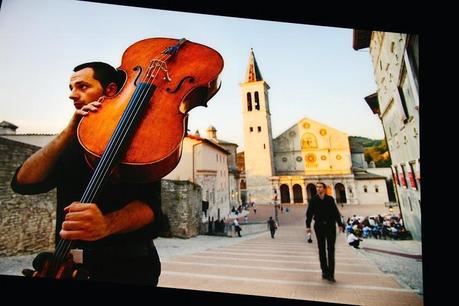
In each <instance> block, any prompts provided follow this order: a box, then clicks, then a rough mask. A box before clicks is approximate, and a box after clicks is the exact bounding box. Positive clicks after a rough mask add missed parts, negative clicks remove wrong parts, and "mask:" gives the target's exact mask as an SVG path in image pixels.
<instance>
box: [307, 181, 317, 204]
mask: <svg viewBox="0 0 459 306" xmlns="http://www.w3.org/2000/svg"><path fill="white" fill-rule="evenodd" d="M306 192H307V193H308V202H309V201H310V200H311V198H312V197H313V196H315V195H316V194H317V189H316V185H314V184H312V183H310V184H308V186H306Z"/></svg>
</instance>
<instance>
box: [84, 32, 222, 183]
mask: <svg viewBox="0 0 459 306" xmlns="http://www.w3.org/2000/svg"><path fill="white" fill-rule="evenodd" d="M177 42H178V40H177V39H170V38H150V39H145V40H141V41H139V42H136V43H135V44H133V45H131V46H130V47H129V48H128V49H127V50H126V51H125V52H124V54H123V57H122V63H121V66H120V67H119V68H118V70H121V71H123V72H124V73H125V75H126V80H125V82H124V84H123V86H122V88H121V89H120V91H119V92H118V94H117V95H116V96H114V97H111V98H105V99H104V101H103V103H102V107H101V108H100V109H99V110H98V111H97V112H95V113H90V114H89V115H88V116H86V117H83V119H82V120H81V121H80V124H79V126H78V132H77V136H78V140H79V142H80V143H81V145H82V146H83V148H84V149H85V152H86V160H87V162H88V164H89V165H90V166H91V167H92V168H95V166H96V164H97V163H98V161H99V159H100V157H101V156H102V154H103V152H104V151H105V148H106V147H107V145H108V142H109V140H110V137H111V136H112V134H113V133H114V132H115V129H116V127H117V124H118V122H119V121H120V120H121V117H122V114H123V112H124V111H125V109H126V108H127V105H128V103H129V101H130V99H131V98H132V96H133V95H135V94H136V93H135V90H136V88H137V87H138V86H139V85H140V84H145V83H150V84H151V85H152V89H151V90H150V92H149V93H145V95H148V94H149V95H150V97H149V98H148V99H149V102H148V103H147V105H146V106H145V107H146V109H145V110H144V115H143V116H142V117H141V118H140V119H139V122H138V123H137V127H136V129H135V131H134V132H133V135H132V136H131V139H130V140H129V144H128V145H127V147H126V149H125V153H124V154H123V156H122V157H121V160H120V162H119V163H118V165H117V166H116V167H115V168H114V170H113V172H112V175H113V176H114V177H115V178H120V179H122V180H126V181H130V182H148V181H155V180H158V179H160V178H162V177H164V176H165V175H167V174H168V173H169V172H171V171H172V170H173V169H174V168H175V167H176V166H177V164H178V162H179V160H180V156H181V148H182V140H183V138H184V136H185V134H186V128H187V118H188V114H187V113H188V112H189V111H190V110H191V109H192V108H194V107H196V106H199V105H202V106H207V101H208V100H209V99H210V98H212V97H213V96H214V95H215V94H216V93H217V91H218V90H219V89H220V80H219V74H220V72H221V71H222V69H223V59H222V57H221V55H220V54H219V53H218V52H217V51H215V50H213V49H211V48H209V47H207V46H204V45H201V44H197V43H193V42H190V41H185V42H184V43H183V44H181V45H180V49H179V50H178V51H177V52H176V53H175V54H174V55H173V56H171V57H170V58H168V59H167V60H165V61H164V62H165V65H163V67H158V69H156V70H157V71H156V76H155V77H154V79H152V80H150V78H148V79H147V82H145V79H146V78H147V75H148V73H151V63H152V60H153V59H155V58H157V57H158V55H159V54H161V53H162V52H163V50H165V49H167V48H168V47H170V46H173V45H175V44H177ZM158 65H159V64H158ZM161 65H162V64H161ZM149 68H150V69H149Z"/></svg>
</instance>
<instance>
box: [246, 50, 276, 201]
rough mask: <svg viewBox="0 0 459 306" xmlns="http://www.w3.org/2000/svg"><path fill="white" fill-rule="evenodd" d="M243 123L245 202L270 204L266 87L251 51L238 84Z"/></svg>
mask: <svg viewBox="0 0 459 306" xmlns="http://www.w3.org/2000/svg"><path fill="white" fill-rule="evenodd" d="M240 87H241V94H242V116H243V122H244V158H245V171H246V180H247V193H248V196H249V201H250V200H251V201H255V202H258V203H271V201H272V193H273V190H272V185H271V181H270V177H272V176H273V175H274V163H273V144H272V132H271V113H270V110H269V99H268V90H269V85H268V83H266V81H264V80H263V77H262V76H261V72H260V69H259V68H258V64H257V61H256V60H255V54H254V52H253V49H251V50H250V55H249V64H248V67H247V73H246V76H245V80H244V82H243V83H241V84H240Z"/></svg>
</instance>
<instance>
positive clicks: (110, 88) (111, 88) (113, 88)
mask: <svg viewBox="0 0 459 306" xmlns="http://www.w3.org/2000/svg"><path fill="white" fill-rule="evenodd" d="M117 92H118V85H116V83H114V82H112V83H110V84H108V85H107V87H105V96H107V97H113V96H114V95H116V93H117Z"/></svg>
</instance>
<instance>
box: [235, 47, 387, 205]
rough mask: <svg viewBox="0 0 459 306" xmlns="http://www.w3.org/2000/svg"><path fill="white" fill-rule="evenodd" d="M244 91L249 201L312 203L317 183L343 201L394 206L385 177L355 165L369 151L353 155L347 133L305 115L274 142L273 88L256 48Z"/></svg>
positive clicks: (245, 151) (346, 202) (242, 86)
mask: <svg viewBox="0 0 459 306" xmlns="http://www.w3.org/2000/svg"><path fill="white" fill-rule="evenodd" d="M240 87H241V93H242V109H243V111H242V114H243V122H244V125H243V128H244V147H245V149H244V162H245V181H244V182H243V183H244V185H245V187H246V190H245V192H246V197H247V201H249V202H256V203H274V202H275V203H308V201H309V200H310V199H311V197H312V196H313V195H315V194H316V189H315V183H316V182H318V181H322V182H324V183H325V184H327V186H328V188H327V193H328V194H330V195H332V196H333V197H335V199H336V201H337V202H338V203H343V204H344V203H345V204H381V205H384V203H385V202H388V193H387V186H386V179H385V177H384V176H381V175H377V174H372V173H368V172H366V171H365V170H364V169H361V168H358V167H355V166H353V162H352V161H353V160H358V159H359V158H357V157H362V158H363V156H362V155H363V152H358V154H357V155H359V156H352V152H351V148H350V145H349V137H348V135H347V134H346V133H344V132H342V131H339V130H337V129H335V128H333V127H330V126H327V125H325V124H322V123H320V122H317V121H315V120H313V119H310V118H307V117H304V118H303V119H301V120H300V121H298V122H296V123H295V124H294V125H293V126H291V127H290V128H289V129H287V130H286V131H284V132H283V133H281V134H280V135H278V136H277V137H275V138H273V136H272V131H271V112H270V109H269V96H268V90H269V88H270V87H269V85H268V84H267V83H266V81H265V80H263V78H262V76H261V72H260V69H259V67H258V64H257V62H256V60H255V55H254V53H253V50H251V52H250V57H249V65H248V68H247V73H246V77H245V81H244V82H243V83H241V84H240ZM362 158H360V159H362Z"/></svg>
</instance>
